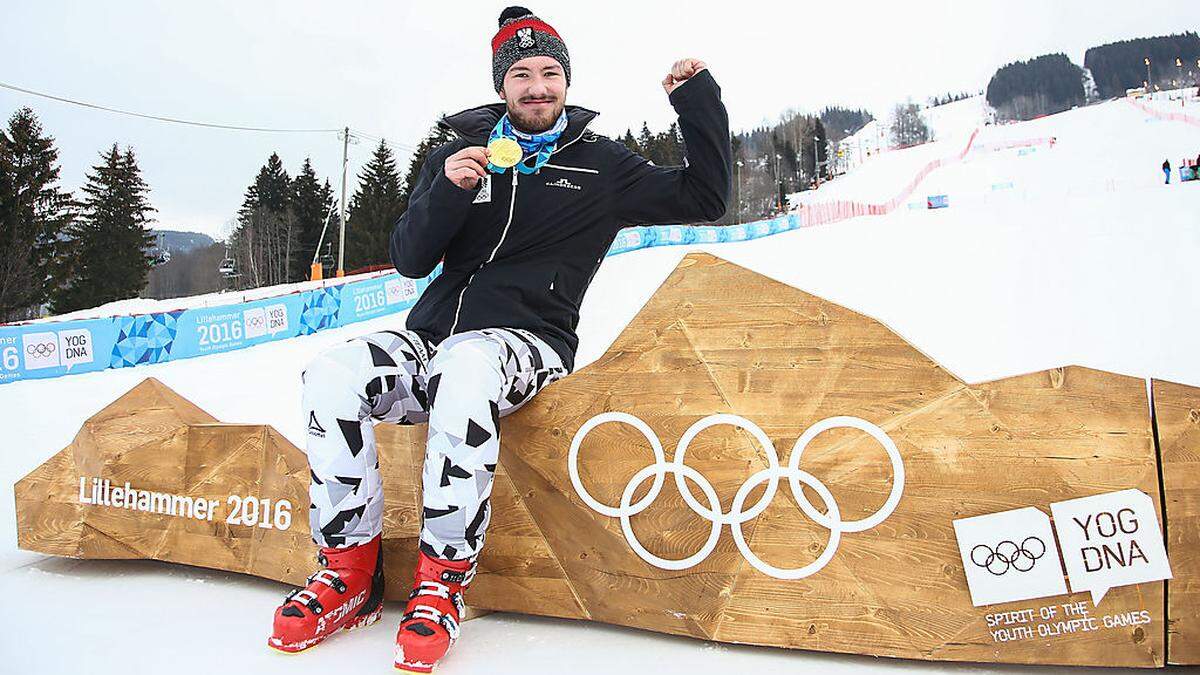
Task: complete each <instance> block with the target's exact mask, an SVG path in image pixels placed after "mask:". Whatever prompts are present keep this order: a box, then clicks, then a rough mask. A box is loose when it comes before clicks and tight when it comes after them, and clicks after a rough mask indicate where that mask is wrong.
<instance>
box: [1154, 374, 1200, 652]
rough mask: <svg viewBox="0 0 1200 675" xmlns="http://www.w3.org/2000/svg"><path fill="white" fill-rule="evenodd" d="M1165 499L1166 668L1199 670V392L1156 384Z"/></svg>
mask: <svg viewBox="0 0 1200 675" xmlns="http://www.w3.org/2000/svg"><path fill="white" fill-rule="evenodd" d="M1152 387H1153V392H1154V418H1155V424H1156V425H1157V427H1158V444H1159V451H1160V453H1161V456H1162V482H1163V493H1164V495H1165V497H1166V499H1165V502H1166V512H1167V513H1166V527H1167V554H1168V555H1169V556H1170V558H1171V572H1172V573H1173V575H1174V578H1172V579H1171V581H1169V582H1167V598H1168V604H1167V615H1168V616H1169V617H1170V621H1169V623H1168V630H1167V641H1168V650H1167V654H1168V656H1169V660H1170V663H1172V664H1176V665H1200V388H1198V387H1189V386H1186V385H1182V384H1176V383H1174V382H1164V381H1162V380H1154V381H1153V383H1152Z"/></svg>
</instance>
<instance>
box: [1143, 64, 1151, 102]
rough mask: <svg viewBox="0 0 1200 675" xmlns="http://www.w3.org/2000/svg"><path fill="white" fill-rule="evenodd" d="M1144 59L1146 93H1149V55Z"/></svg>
mask: <svg viewBox="0 0 1200 675" xmlns="http://www.w3.org/2000/svg"><path fill="white" fill-rule="evenodd" d="M1144 60H1145V62H1146V93H1147V94H1149V93H1150V57H1149V56H1147V57H1146V58H1145V59H1144Z"/></svg>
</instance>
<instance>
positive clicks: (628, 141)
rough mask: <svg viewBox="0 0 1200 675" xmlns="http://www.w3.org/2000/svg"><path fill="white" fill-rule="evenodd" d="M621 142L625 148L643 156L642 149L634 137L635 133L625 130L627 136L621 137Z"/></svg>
mask: <svg viewBox="0 0 1200 675" xmlns="http://www.w3.org/2000/svg"><path fill="white" fill-rule="evenodd" d="M621 142H622V143H624V144H625V147H627V148H629V149H630V150H631V151H633V152H636V153H637V154H639V155H640V154H642V149H641V147H639V146H638V142H637V139H636V138H634V137H633V132H632V131H630V130H629V129H626V130H625V135H624V136H622V137H621Z"/></svg>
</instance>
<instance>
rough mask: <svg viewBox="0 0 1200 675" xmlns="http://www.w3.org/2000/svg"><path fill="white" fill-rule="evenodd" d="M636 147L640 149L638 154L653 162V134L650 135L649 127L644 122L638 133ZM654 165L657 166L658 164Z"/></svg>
mask: <svg viewBox="0 0 1200 675" xmlns="http://www.w3.org/2000/svg"><path fill="white" fill-rule="evenodd" d="M637 145H638V147H639V148H641V152H639V153H638V154H640V155H641V156H642V157H645V158H646V159H648V160H650V161H651V162H654V157H653V155H654V150H655V147H654V146H655V145H656V143H655V137H654V134H652V133H650V126H649V125H648V124H646V123H645V122H642V130H641V132H640V133H638V137H637ZM654 163H655V164H657V163H658V162H654Z"/></svg>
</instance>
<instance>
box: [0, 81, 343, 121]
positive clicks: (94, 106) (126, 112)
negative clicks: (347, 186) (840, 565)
mask: <svg viewBox="0 0 1200 675" xmlns="http://www.w3.org/2000/svg"><path fill="white" fill-rule="evenodd" d="M0 88H4V89H11V90H12V91H19V92H21V93H23V94H29V95H31V96H40V97H42V98H48V99H50V100H52V101H59V102H62V103H70V104H72V105H77V106H82V107H84V108H92V109H94V110H103V111H105V112H110V113H116V114H118V115H128V116H130V117H140V118H142V119H148V120H157V121H159V122H170V123H173V124H187V125H189V126H194V127H207V128H210V129H225V130H229V131H261V132H266V133H277V134H327V133H335V132H338V131H341V129H273V128H268V127H244V126H238V125H236V124H217V123H215V122H197V121H194V120H185V119H179V118H177V117H164V116H162V115H148V114H145V113H139V112H132V111H129V110H121V109H119V108H110V107H108V106H103V105H98V104H95V103H87V102H86V101H77V100H75V99H70V98H65V97H63V96H55V95H53V94H47V93H45V92H40V91H34V90H32V89H25V88H24V87H18V86H16V85H12V84H7V83H5V82H0Z"/></svg>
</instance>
